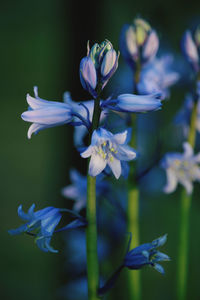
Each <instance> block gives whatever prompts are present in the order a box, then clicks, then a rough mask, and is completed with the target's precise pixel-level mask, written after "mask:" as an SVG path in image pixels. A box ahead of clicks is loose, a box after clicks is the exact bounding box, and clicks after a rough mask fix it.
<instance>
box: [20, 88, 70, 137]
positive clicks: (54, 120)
mask: <svg viewBox="0 0 200 300" xmlns="http://www.w3.org/2000/svg"><path fill="white" fill-rule="evenodd" d="M34 96H35V97H31V96H30V95H29V94H27V97H26V100H27V102H28V104H29V108H28V110H27V111H25V112H24V113H22V115H21V117H22V119H23V120H24V121H26V122H31V123H33V124H32V125H31V126H30V127H29V130H28V138H29V139H30V138H31V135H32V134H33V133H35V134H36V133H38V132H39V131H40V130H43V129H46V128H49V127H54V126H58V125H63V124H67V123H70V122H71V121H72V119H73V116H72V110H71V108H70V106H69V105H68V104H66V103H61V102H56V101H47V100H43V99H41V98H39V97H38V89H37V87H34Z"/></svg>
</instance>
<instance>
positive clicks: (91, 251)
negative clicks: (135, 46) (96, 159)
mask: <svg viewBox="0 0 200 300" xmlns="http://www.w3.org/2000/svg"><path fill="white" fill-rule="evenodd" d="M97 92H98V95H99V96H98V97H97V99H95V102H94V113H93V119H92V131H91V133H90V140H91V136H92V133H93V131H94V130H95V129H97V128H98V126H99V120H100V115H101V108H100V92H101V86H99V87H98V90H97ZM86 215H87V222H88V225H87V229H86V241H87V278H88V300H97V299H99V297H98V288H99V265H98V255H97V224H96V177H92V176H90V175H89V174H88V176H87V208H86Z"/></svg>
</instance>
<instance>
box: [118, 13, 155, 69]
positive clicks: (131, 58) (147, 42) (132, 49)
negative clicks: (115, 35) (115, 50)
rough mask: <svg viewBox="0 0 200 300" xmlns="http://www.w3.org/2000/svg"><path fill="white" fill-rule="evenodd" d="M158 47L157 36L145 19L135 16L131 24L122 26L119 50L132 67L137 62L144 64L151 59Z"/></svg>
mask: <svg viewBox="0 0 200 300" xmlns="http://www.w3.org/2000/svg"><path fill="white" fill-rule="evenodd" d="M158 47H159V39H158V36H157V34H156V32H155V31H154V30H153V29H152V28H151V26H150V25H149V24H148V23H147V22H146V21H145V20H143V19H141V18H136V19H135V20H133V23H132V24H130V25H128V24H126V25H124V27H123V28H122V32H121V36H120V50H121V53H122V55H123V57H124V58H125V60H126V61H127V62H128V64H129V65H130V66H131V67H132V68H134V67H135V64H136V63H137V62H139V63H140V64H145V63H147V62H149V61H150V60H152V59H153V58H154V57H155V55H156V53H157V51H158Z"/></svg>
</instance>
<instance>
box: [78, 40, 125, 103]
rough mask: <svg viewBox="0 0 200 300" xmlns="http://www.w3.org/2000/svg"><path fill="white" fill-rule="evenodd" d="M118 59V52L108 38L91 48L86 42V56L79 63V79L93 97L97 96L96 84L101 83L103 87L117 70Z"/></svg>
mask: <svg viewBox="0 0 200 300" xmlns="http://www.w3.org/2000/svg"><path fill="white" fill-rule="evenodd" d="M118 59H119V53H118V54H117V53H116V51H115V50H114V49H113V46H112V44H111V42H109V41H108V40H105V41H104V42H102V43H101V44H97V43H96V44H94V45H93V47H92V48H91V49H90V47H89V43H88V51H87V56H86V57H84V58H83V59H82V60H81V63H80V80H81V83H82V86H83V88H84V89H85V90H87V91H88V92H89V93H90V94H91V95H92V96H93V97H94V98H96V97H97V91H96V87H97V84H98V83H99V84H101V88H102V89H103V88H104V87H105V85H106V83H107V82H108V80H109V79H110V78H111V77H112V75H113V74H114V73H115V71H116V70H117V67H118Z"/></svg>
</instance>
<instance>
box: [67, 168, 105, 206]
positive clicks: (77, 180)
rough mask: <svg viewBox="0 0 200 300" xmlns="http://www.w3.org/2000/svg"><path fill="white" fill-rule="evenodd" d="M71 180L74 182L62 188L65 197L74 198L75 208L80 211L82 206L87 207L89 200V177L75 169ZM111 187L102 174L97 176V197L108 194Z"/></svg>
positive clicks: (71, 174)
mask: <svg viewBox="0 0 200 300" xmlns="http://www.w3.org/2000/svg"><path fill="white" fill-rule="evenodd" d="M70 180H71V182H72V184H70V185H68V186H66V187H64V188H63V189H62V194H63V196H64V197H66V198H69V199H73V200H74V201H75V203H74V206H73V209H74V210H75V211H80V210H81V209H82V208H85V207H86V200H87V177H86V176H83V175H81V174H80V173H79V172H78V171H77V170H75V169H73V170H71V171H70ZM108 189H109V184H108V183H107V182H106V181H104V180H102V176H100V175H99V176H98V177H97V182H96V194H97V198H98V197H100V196H101V195H104V197H105V195H106V193H107V191H108Z"/></svg>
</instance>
